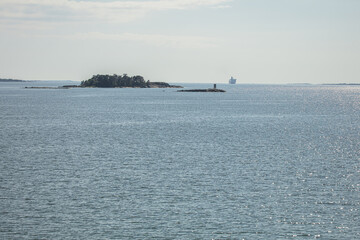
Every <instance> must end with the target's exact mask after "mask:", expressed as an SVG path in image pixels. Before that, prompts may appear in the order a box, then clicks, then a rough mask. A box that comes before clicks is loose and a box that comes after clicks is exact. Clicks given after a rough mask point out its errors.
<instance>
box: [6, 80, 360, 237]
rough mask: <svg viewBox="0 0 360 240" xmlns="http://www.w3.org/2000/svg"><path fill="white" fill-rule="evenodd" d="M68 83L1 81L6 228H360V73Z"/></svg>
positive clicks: (21, 233)
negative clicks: (279, 79)
mask: <svg viewBox="0 0 360 240" xmlns="http://www.w3.org/2000/svg"><path fill="white" fill-rule="evenodd" d="M64 84H69V82H26V83H0V124H1V128H0V239H267V240H269V239H270V240H271V239H327V240H328V239H334V240H335V239H342V240H344V239H349V240H350V239H351V240H354V239H360V211H359V209H360V86H325V85H303V86H301V85H241V84H239V85H225V84H224V85H221V84H218V88H222V89H225V90H226V91H227V92H226V93H187V92H182V93H180V92H176V89H95V88H87V89H83V88H74V89H25V88H24V87H25V86H60V85H64ZM184 85H185V87H187V88H208V87H212V85H210V84H208V85H206V84H184Z"/></svg>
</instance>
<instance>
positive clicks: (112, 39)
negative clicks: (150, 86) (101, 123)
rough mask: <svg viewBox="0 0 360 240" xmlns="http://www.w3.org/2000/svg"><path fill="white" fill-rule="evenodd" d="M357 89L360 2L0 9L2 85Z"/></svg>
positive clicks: (21, 2)
mask: <svg viewBox="0 0 360 240" xmlns="http://www.w3.org/2000/svg"><path fill="white" fill-rule="evenodd" d="M124 73H126V74H128V75H131V76H132V75H141V76H143V77H144V78H145V79H146V80H150V81H164V82H169V83H227V82H228V79H229V78H230V77H231V76H233V77H234V78H236V79H237V81H238V83H246V84H249V83H250V84H287V83H313V84H321V83H360V0H102V1H101V0H81V1H79V0H0V78H15V79H23V80H74V81H82V80H86V79H89V78H91V77H92V75H94V74H124Z"/></svg>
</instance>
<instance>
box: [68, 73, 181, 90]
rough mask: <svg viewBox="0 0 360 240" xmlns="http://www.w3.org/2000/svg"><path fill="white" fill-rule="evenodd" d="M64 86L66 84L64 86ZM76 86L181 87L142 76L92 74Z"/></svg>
mask: <svg viewBox="0 0 360 240" xmlns="http://www.w3.org/2000/svg"><path fill="white" fill-rule="evenodd" d="M64 87H66V86H64ZM78 87H98V88H182V87H181V86H175V85H170V84H168V83H166V82H150V81H149V80H148V81H145V80H144V78H143V77H142V76H139V75H137V76H132V77H130V76H128V75H127V74H123V75H116V74H114V75H94V76H93V77H92V78H90V79H88V80H85V81H82V82H81V84H80V86H78Z"/></svg>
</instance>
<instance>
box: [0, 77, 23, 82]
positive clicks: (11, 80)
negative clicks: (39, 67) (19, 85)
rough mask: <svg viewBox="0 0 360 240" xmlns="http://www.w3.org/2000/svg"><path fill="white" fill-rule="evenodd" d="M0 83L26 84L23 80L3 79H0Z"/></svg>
mask: <svg viewBox="0 0 360 240" xmlns="http://www.w3.org/2000/svg"><path fill="white" fill-rule="evenodd" d="M0 82H28V81H25V80H18V79H10V78H9V79H4V78H0Z"/></svg>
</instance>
